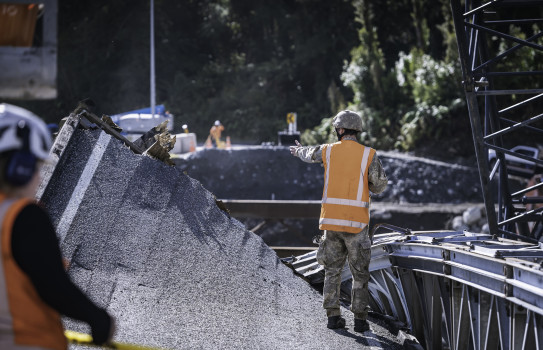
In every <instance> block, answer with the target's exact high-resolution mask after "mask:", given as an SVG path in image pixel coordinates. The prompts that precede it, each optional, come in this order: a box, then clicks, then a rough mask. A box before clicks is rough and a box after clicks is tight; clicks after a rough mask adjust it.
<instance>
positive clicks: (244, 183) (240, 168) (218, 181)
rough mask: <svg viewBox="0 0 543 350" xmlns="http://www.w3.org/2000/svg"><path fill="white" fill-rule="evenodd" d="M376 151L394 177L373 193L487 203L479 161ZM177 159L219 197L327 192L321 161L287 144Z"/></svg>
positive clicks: (386, 197) (312, 196) (304, 196)
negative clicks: (302, 158) (307, 160)
mask: <svg viewBox="0 0 543 350" xmlns="http://www.w3.org/2000/svg"><path fill="white" fill-rule="evenodd" d="M377 154H378V156H379V158H380V160H381V162H382V164H383V167H384V168H385V171H386V173H387V176H388V178H389V186H388V187H387V189H386V190H385V192H383V193H382V194H380V195H375V196H374V197H373V198H374V199H375V200H377V201H381V202H393V203H465V202H472V203H478V202H482V194H481V190H480V182H479V174H478V170H477V166H476V164H472V166H468V165H460V164H456V163H447V162H443V161H436V160H430V159H425V158H420V157H414V156H410V155H407V154H403V153H398V152H379V151H378V153H377ZM175 163H176V166H177V168H178V169H179V170H180V171H183V172H186V173H187V174H188V175H189V176H191V177H193V178H195V179H197V180H199V181H200V182H201V183H202V185H203V186H204V187H205V188H207V189H208V190H210V191H211V192H213V193H214V194H215V195H216V196H217V197H218V198H224V199H284V200H291V199H298V200H319V199H320V198H321V195H322V186H323V179H324V171H323V168H322V166H320V165H319V164H308V163H304V162H302V161H300V160H299V159H297V158H295V157H293V156H292V155H291V154H290V152H289V151H288V147H281V146H275V147H265V146H262V147H234V148H233V149H231V150H217V149H203V150H201V151H198V152H195V153H192V154H188V155H184V156H183V157H181V158H177V159H175ZM464 163H466V162H464ZM468 164H469V162H468Z"/></svg>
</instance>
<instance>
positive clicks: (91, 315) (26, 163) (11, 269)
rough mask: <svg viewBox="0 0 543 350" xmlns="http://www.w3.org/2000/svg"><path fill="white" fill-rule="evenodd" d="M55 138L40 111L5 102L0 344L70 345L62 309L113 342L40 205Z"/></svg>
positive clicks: (57, 348)
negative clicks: (45, 164)
mask: <svg viewBox="0 0 543 350" xmlns="http://www.w3.org/2000/svg"><path fill="white" fill-rule="evenodd" d="M50 147H51V136H50V132H49V130H48V129H47V126H46V125H45V123H43V122H42V121H41V120H40V119H39V118H38V117H37V116H35V115H34V114H32V113H31V112H29V111H27V110H26V109H23V108H19V107H16V106H13V105H9V104H5V103H2V104H0V221H1V223H2V224H1V225H2V226H1V231H0V234H1V240H0V249H1V251H2V256H1V259H0V349H2V350H14V349H18V350H31V349H36V350H37V349H42V350H43V349H51V350H65V349H67V343H66V338H65V337H64V330H63V328H62V323H61V318H60V314H62V315H66V316H68V317H71V318H74V319H77V320H81V321H84V322H86V323H88V324H89V325H90V326H91V329H92V336H93V339H94V342H95V343H96V344H103V343H105V342H107V341H109V340H110V338H111V336H112V332H113V329H114V322H113V319H112V318H111V317H110V316H109V315H108V313H107V312H106V311H105V310H103V309H101V308H99V307H97V306H96V305H95V304H94V303H92V302H91V301H90V300H89V299H88V298H87V297H86V296H85V295H84V294H83V293H82V292H81V291H80V290H79V289H78V288H77V287H76V286H75V285H74V284H73V283H72V282H71V280H70V278H69V277H68V274H67V273H66V271H65V270H64V266H63V261H62V257H61V252H60V248H59V245H58V240H57V237H56V233H55V229H54V227H53V225H52V223H51V220H50V218H49V216H48V214H47V213H46V211H45V210H44V209H43V208H42V207H40V206H39V205H38V204H36V203H35V202H34V201H33V199H34V198H35V194H36V189H37V187H38V185H39V182H40V178H39V173H40V167H41V164H42V162H43V161H44V160H46V159H47V158H48V156H49V148H50Z"/></svg>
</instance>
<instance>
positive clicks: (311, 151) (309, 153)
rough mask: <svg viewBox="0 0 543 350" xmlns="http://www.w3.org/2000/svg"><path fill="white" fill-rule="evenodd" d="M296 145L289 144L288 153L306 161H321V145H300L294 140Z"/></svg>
mask: <svg viewBox="0 0 543 350" xmlns="http://www.w3.org/2000/svg"><path fill="white" fill-rule="evenodd" d="M295 142H296V146H290V153H291V154H292V155H293V156H295V157H298V158H300V159H301V160H303V161H304V162H306V163H322V149H321V146H305V147H304V146H302V145H301V144H300V143H299V142H298V140H295Z"/></svg>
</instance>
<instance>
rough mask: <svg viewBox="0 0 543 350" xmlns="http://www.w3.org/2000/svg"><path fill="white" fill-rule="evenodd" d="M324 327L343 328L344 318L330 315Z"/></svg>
mask: <svg viewBox="0 0 543 350" xmlns="http://www.w3.org/2000/svg"><path fill="white" fill-rule="evenodd" d="M326 327H328V328H329V329H338V328H345V319H344V318H343V317H341V316H330V317H328V324H327V325H326Z"/></svg>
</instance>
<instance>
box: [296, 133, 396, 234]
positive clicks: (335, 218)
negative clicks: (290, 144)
mask: <svg viewBox="0 0 543 350" xmlns="http://www.w3.org/2000/svg"><path fill="white" fill-rule="evenodd" d="M296 156H297V157H299V158H300V159H301V160H303V161H305V162H308V163H321V162H322V163H323V166H324V169H325V170H324V188H323V197H322V206H321V217H320V222H319V228H320V229H321V230H331V231H341V232H350V233H358V232H360V231H362V230H363V229H367V224H368V223H369V202H370V191H371V192H373V193H381V192H383V191H384V190H385V188H386V186H387V183H388V179H387V177H386V175H385V172H384V170H383V167H382V165H381V162H380V161H379V158H378V157H377V155H376V154H375V150H374V149H372V148H370V147H366V146H363V145H361V144H359V143H358V142H357V141H356V140H355V138H354V137H350V136H344V137H343V140H342V141H340V142H336V143H333V144H326V145H320V146H315V147H311V146H310V147H298V149H297V151H296Z"/></svg>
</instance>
